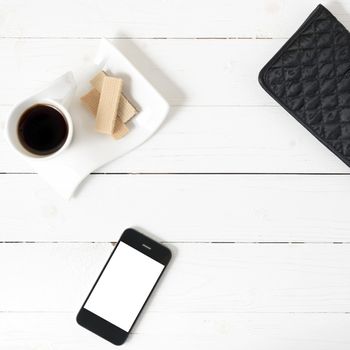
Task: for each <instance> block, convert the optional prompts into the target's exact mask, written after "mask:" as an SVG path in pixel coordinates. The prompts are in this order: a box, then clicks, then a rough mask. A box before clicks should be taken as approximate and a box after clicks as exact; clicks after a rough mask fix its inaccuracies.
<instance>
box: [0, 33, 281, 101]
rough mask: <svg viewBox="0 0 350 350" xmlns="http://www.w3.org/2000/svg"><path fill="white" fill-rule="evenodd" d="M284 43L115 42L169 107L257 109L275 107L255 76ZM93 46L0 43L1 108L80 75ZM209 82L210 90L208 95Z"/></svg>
mask: <svg viewBox="0 0 350 350" xmlns="http://www.w3.org/2000/svg"><path fill="white" fill-rule="evenodd" d="M284 42H285V40H280V39H276V40H233V41H232V40H117V41H115V43H116V45H117V46H118V47H119V48H120V49H121V51H122V52H124V53H125V55H126V56H127V57H128V58H129V59H130V60H131V61H132V62H133V63H134V64H135V65H136V67H138V68H139V70H140V71H141V72H142V73H143V74H144V75H145V76H146V77H147V79H149V80H150V82H151V83H152V84H153V85H154V86H155V87H156V88H157V89H158V90H159V91H160V92H161V93H162V95H163V96H164V97H165V98H166V99H167V100H168V102H170V103H171V104H172V105H259V106H260V105H276V103H275V102H273V100H272V98H271V97H269V96H268V95H267V94H266V93H265V92H264V91H263V89H262V88H261V87H260V86H259V85H258V81H257V79H258V72H259V70H260V69H261V68H262V67H263V65H264V64H265V63H266V62H267V60H268V59H269V58H271V57H272V55H273V54H274V53H276V51H277V50H278V48H279V47H280V46H281V45H282V44H283V43H284ZM98 43H99V41H98V40H96V39H95V40H93V39H72V40H66V39H57V40H52V39H51V40H49V39H42V40H40V39H6V40H0V60H1V62H2V64H1V66H0V74H1V77H2V81H3V82H4V84H1V86H0V95H1V104H12V103H16V102H18V100H19V99H20V98H21V97H23V96H27V95H31V94H32V93H33V92H34V91H37V90H39V89H41V88H44V87H45V86H46V85H47V84H48V83H49V82H50V81H52V80H53V79H55V78H56V77H57V76H59V75H61V74H63V73H65V72H66V71H69V70H71V69H79V68H80V69H81V66H83V65H84V64H86V63H88V62H89V61H90V60H91V59H92V58H93V57H94V52H95V50H96V48H97V46H98ZM184 53H186V54H184ZM204 72H205V74H204ZM208 81H209V82H210V84H211V86H213V87H214V88H212V89H208ZM5 82H6V83H5ZM140 107H141V108H142V106H140Z"/></svg>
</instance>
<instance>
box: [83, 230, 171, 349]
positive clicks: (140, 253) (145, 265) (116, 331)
mask: <svg viewBox="0 0 350 350" xmlns="http://www.w3.org/2000/svg"><path fill="white" fill-rule="evenodd" d="M170 259H171V252H170V250H169V249H168V248H166V247H165V246H163V245H162V244H160V243H158V242H156V241H154V240H153V239H151V238H149V237H146V236H145V235H143V234H141V233H140V232H137V231H136V230H134V229H127V230H126V231H124V233H123V234H122V236H121V238H120V240H119V242H118V243H117V245H116V247H115V248H114V249H113V252H112V254H111V255H110V257H109V258H108V260H107V263H106V265H105V266H104V267H103V269H102V271H101V273H100V275H99V276H98V278H97V281H96V282H95V284H94V286H93V287H92V289H91V291H90V293H89V295H88V297H87V298H86V300H85V302H84V304H83V306H82V307H81V309H80V311H79V313H78V315H77V322H78V323H79V324H80V325H81V326H83V327H85V328H87V329H88V330H90V331H91V332H94V333H95V334H97V335H99V336H100V337H102V338H104V339H106V340H108V341H110V342H111V343H113V344H115V345H121V344H123V343H124V342H125V340H126V338H127V337H128V335H129V333H130V331H131V329H132V327H133V325H134V324H135V321H136V320H137V318H138V316H139V315H140V313H141V311H142V309H143V307H144V306H145V304H146V302H147V300H148V298H149V297H150V295H151V293H152V291H153V289H154V287H155V286H156V284H157V282H158V281H159V279H160V277H161V275H162V273H163V272H164V270H165V267H166V266H167V265H168V263H169V261H170Z"/></svg>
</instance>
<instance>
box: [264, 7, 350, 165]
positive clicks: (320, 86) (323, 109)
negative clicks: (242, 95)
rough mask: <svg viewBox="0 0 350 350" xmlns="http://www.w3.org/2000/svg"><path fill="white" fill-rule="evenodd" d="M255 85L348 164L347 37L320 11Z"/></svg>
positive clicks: (349, 92) (349, 85)
mask: <svg viewBox="0 0 350 350" xmlns="http://www.w3.org/2000/svg"><path fill="white" fill-rule="evenodd" d="M259 81H260V84H261V85H262V86H263V88H264V89H265V90H266V91H267V92H268V93H269V94H270V95H271V96H272V97H273V98H274V99H275V100H277V102H279V103H280V104H281V105H282V106H283V107H284V108H285V109H286V110H287V111H288V112H289V113H290V114H292V115H293V117H295V118H296V119H297V120H298V121H299V122H300V123H301V124H302V125H303V126H304V127H306V128H307V129H308V130H309V131H310V132H311V133H312V134H313V135H314V136H316V137H317V138H318V139H319V140H320V141H321V142H322V143H323V144H324V145H325V146H327V147H328V148H329V149H330V150H331V151H332V152H334V153H335V154H336V155H337V156H338V157H339V158H340V159H342V160H343V161H344V162H345V163H346V164H347V165H348V166H350V33H349V32H348V31H347V30H346V29H345V27H344V26H343V25H342V24H341V23H340V22H339V21H338V20H337V19H336V18H335V17H334V16H333V15H332V14H331V13H330V12H329V11H328V10H327V9H326V8H325V7H323V6H322V5H319V6H318V7H317V8H316V10H315V11H314V12H313V13H312V14H311V15H310V16H309V18H308V19H307V20H306V21H305V22H304V24H303V25H302V26H301V27H300V28H299V30H298V31H297V32H296V33H295V34H294V35H293V36H292V37H291V38H290V39H289V40H288V42H287V43H286V44H285V45H284V46H283V47H282V49H281V50H279V51H278V53H277V54H276V55H275V56H274V57H273V58H272V59H271V60H270V61H269V62H268V64H267V65H266V66H265V67H264V68H263V69H262V71H261V72H260V75H259Z"/></svg>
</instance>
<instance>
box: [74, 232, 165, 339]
mask: <svg viewBox="0 0 350 350" xmlns="http://www.w3.org/2000/svg"><path fill="white" fill-rule="evenodd" d="M120 242H125V243H126V244H128V245H129V246H131V247H133V248H134V249H136V250H138V251H139V252H141V253H143V254H145V255H147V256H148V257H150V258H152V259H153V260H156V261H158V262H159V263H161V264H163V265H164V268H163V270H162V272H161V273H160V275H159V277H158V279H157V281H156V282H155V284H154V286H153V288H152V290H151V291H150V293H149V295H148V296H147V298H146V300H145V302H144V304H143V305H142V307H141V309H140V311H139V313H138V314H137V316H136V318H135V320H134V322H133V324H132V325H131V327H130V330H129V331H128V332H126V331H124V330H123V329H121V328H119V327H117V326H116V325H114V324H112V323H111V322H109V321H107V320H105V319H103V318H101V317H100V316H98V315H96V314H94V313H93V312H91V311H89V310H87V309H85V308H84V306H85V304H86V302H87V301H88V299H89V298H90V295H91V293H92V292H93V290H94V289H95V287H96V285H97V283H98V281H99V279H100V277H101V276H102V274H103V272H104V270H105V269H106V267H107V265H108V263H109V261H110V260H111V258H112V256H113V254H114V252H115V250H116V249H117V247H118V245H119V243H120ZM139 248H141V249H142V250H140V249H139ZM149 248H151V249H149ZM154 249H156V252H157V253H159V252H163V253H164V254H163V255H159V256H156V257H155V256H153V255H152V254H151V250H153V251H154ZM165 252H166V254H165ZM152 253H153V252H152ZM171 257H172V253H171V250H170V249H169V248H167V247H165V246H164V245H163V244H161V243H158V242H157V241H155V240H153V239H151V238H149V237H147V236H146V235H144V234H142V233H141V232H138V231H136V230H135V229H132V228H128V229H126V230H125V231H124V232H123V233H122V235H121V237H120V239H119V240H118V242H117V244H116V246H115V247H114V249H113V251H112V253H111V254H110V256H109V258H108V259H107V262H106V264H105V265H104V266H103V268H102V270H101V272H100V274H99V275H98V277H97V279H96V281H95V283H94V284H93V286H92V288H91V290H90V292H89V294H88V296H87V297H86V299H85V301H84V303H83V305H82V307H81V308H80V310H79V312H78V314H77V316H76V322H77V323H78V324H79V325H80V326H82V327H83V328H85V329H87V330H89V331H90V332H92V333H95V334H96V335H98V336H100V337H102V338H103V339H105V340H107V341H109V342H111V343H112V344H114V345H122V344H124V342H125V341H126V339H127V337H128V336H129V334H130V333H131V331H132V329H133V327H134V325H135V323H136V321H137V320H138V318H139V316H140V314H141V313H142V310H143V309H144V307H145V305H146V304H147V301H148V300H149V298H150V296H151V295H152V293H153V291H154V289H155V287H156V286H157V284H158V282H159V280H160V278H161V277H162V275H163V273H164V271H165V268H166V267H167V265H168V263H169V262H170V260H171Z"/></svg>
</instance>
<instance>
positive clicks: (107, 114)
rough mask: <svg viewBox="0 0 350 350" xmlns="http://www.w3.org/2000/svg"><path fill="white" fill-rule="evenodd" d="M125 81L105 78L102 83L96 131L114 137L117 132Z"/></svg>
mask: <svg viewBox="0 0 350 350" xmlns="http://www.w3.org/2000/svg"><path fill="white" fill-rule="evenodd" d="M122 85H123V81H122V80H121V79H118V78H114V77H108V76H107V77H105V78H104V79H103V83H102V89H101V96H100V102H99V104H98V108H97V114H96V130H97V131H98V132H101V133H103V134H108V135H112V134H113V132H114V130H115V123H116V118H117V111H118V105H119V100H120V95H121V91H122Z"/></svg>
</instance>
